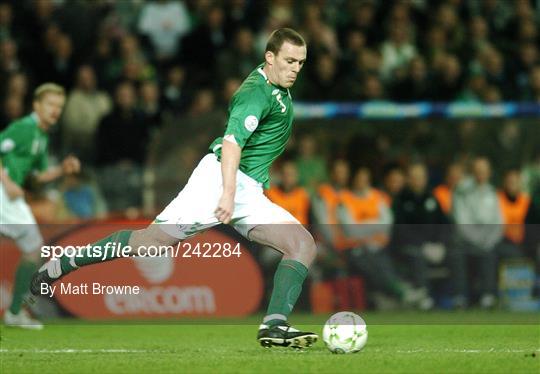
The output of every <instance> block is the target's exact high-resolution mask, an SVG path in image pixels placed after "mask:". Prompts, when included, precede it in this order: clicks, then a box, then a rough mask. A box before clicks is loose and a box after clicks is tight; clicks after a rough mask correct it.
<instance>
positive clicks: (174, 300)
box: [104, 286, 216, 315]
mask: <svg viewBox="0 0 540 374" xmlns="http://www.w3.org/2000/svg"><path fill="white" fill-rule="evenodd" d="M104 298H105V306H106V307H107V309H109V311H111V312H112V313H114V314H119V315H129V314H138V313H146V314H153V313H157V314H166V313H175V314H182V313H184V314H188V313H206V314H212V313H215V311H216V302H215V296H214V292H213V290H212V289H211V288H210V287H207V286H193V287H177V286H166V287H160V286H157V287H148V288H146V287H141V289H140V293H139V294H138V295H122V294H112V295H104Z"/></svg>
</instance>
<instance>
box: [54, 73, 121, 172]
mask: <svg viewBox="0 0 540 374" xmlns="http://www.w3.org/2000/svg"><path fill="white" fill-rule="evenodd" d="M111 106H112V104H111V99H110V97H109V95H108V94H106V93H105V92H102V91H99V90H98V89H97V86H96V76H95V73H94V69H93V68H92V67H91V66H89V65H81V66H80V67H79V70H78V71H77V80H76V83H75V87H74V88H73V90H71V92H70V93H69V95H68V98H67V101H66V108H65V110H64V115H63V117H62V145H63V147H64V149H65V150H66V151H67V152H68V153H71V152H75V153H76V154H77V156H78V157H79V158H80V159H81V160H83V161H86V162H92V161H93V159H94V156H95V151H96V149H95V145H96V140H95V133H96V130H97V127H98V124H99V122H100V121H101V119H102V118H103V116H105V115H106V114H107V113H109V111H110V110H111Z"/></svg>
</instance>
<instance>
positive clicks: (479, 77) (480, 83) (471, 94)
mask: <svg viewBox="0 0 540 374" xmlns="http://www.w3.org/2000/svg"><path fill="white" fill-rule="evenodd" d="M487 88H488V85H487V82H486V78H485V77H484V75H483V74H482V73H474V74H471V76H470V77H469V78H468V80H467V81H466V83H465V87H464V89H463V90H462V91H461V93H460V94H459V96H458V101H465V102H474V103H480V102H482V100H484V99H485V92H486V89H487Z"/></svg>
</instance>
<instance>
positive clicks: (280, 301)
mask: <svg viewBox="0 0 540 374" xmlns="http://www.w3.org/2000/svg"><path fill="white" fill-rule="evenodd" d="M307 273H308V269H307V268H306V267H305V266H304V265H303V264H302V263H300V262H298V261H295V260H281V262H280V263H279V265H278V267H277V270H276V274H275V275H274V289H273V290H272V296H271V297H270V304H269V305H268V310H267V312H266V317H265V318H264V320H263V322H264V323H265V324H268V325H273V324H276V323H279V322H282V321H283V320H286V319H287V317H288V316H289V314H290V313H291V311H292V310H293V307H294V304H296V300H298V296H300V292H302V284H303V283H304V280H305V279H306V276H307Z"/></svg>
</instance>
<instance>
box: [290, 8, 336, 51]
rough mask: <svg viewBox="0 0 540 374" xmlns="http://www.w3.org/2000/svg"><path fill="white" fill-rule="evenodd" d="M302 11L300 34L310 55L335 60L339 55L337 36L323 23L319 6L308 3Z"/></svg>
mask: <svg viewBox="0 0 540 374" xmlns="http://www.w3.org/2000/svg"><path fill="white" fill-rule="evenodd" d="M303 10H304V17H303V22H302V25H301V26H300V33H301V34H302V36H303V37H304V39H305V40H306V43H308V45H309V46H310V51H312V52H311V53H313V55H314V56H316V57H317V56H319V54H323V53H324V54H329V55H330V56H332V57H333V58H337V57H338V56H339V54H340V50H339V43H338V41H337V35H336V33H335V32H334V30H333V29H332V28H331V27H329V26H328V24H326V23H325V22H324V21H323V19H322V17H323V16H322V12H321V8H320V7H319V5H317V4H315V3H308V4H307V5H305V7H304V9H303Z"/></svg>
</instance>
